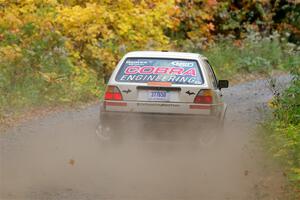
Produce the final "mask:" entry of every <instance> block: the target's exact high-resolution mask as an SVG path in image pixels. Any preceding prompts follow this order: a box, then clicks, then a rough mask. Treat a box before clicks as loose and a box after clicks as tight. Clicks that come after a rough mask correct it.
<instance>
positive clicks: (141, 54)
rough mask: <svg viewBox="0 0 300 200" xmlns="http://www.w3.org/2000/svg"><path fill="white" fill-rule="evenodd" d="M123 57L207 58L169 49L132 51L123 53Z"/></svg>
mask: <svg viewBox="0 0 300 200" xmlns="http://www.w3.org/2000/svg"><path fill="white" fill-rule="evenodd" d="M125 57H126V58H127V57H138V58H179V59H198V58H201V59H205V60H206V59H207V58H206V57H204V56H203V55H201V54H198V53H184V52H169V51H133V52H129V53H127V54H126V55H125Z"/></svg>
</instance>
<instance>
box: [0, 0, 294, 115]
mask: <svg viewBox="0 0 300 200" xmlns="http://www.w3.org/2000/svg"><path fill="white" fill-rule="evenodd" d="M299 9H300V3H299V2H298V1H285V0H271V1H265V0H259V1H256V0H241V1H237V0H234V1H232V0H0V93H1V97H0V105H6V106H2V107H1V109H4V107H11V106H7V105H19V104H20V103H19V100H20V99H23V100H22V102H24V105H27V104H28V103H29V104H36V102H73V101H78V100H84V101H86V100H87V99H90V98H93V97H94V96H95V95H99V91H100V90H99V88H98V87H100V86H101V85H102V84H103V77H104V76H106V75H108V74H109V73H110V72H111V71H112V69H113V68H114V67H115V66H116V64H117V62H118V60H119V59H120V58H121V56H123V55H124V54H125V53H126V52H128V51H133V50H163V49H164V50H166V49H173V50H174V49H175V50H179V51H180V50H186V49H188V50H189V48H190V47H192V48H190V50H193V51H195V50H203V49H206V48H208V46H209V44H211V43H213V42H214V41H217V39H218V38H220V36H221V37H225V36H229V35H231V36H232V38H234V39H233V40H236V41H234V44H239V43H240V42H239V41H242V40H243V38H245V37H246V36H247V35H248V34H249V32H257V33H259V34H261V35H269V34H270V33H272V32H274V31H278V32H279V33H282V34H285V35H287V37H288V40H291V41H292V42H297V41H299V40H298V39H299V37H300V36H299V35H300V34H299V23H298V22H299V15H300V14H299V13H300V12H299ZM188 44H189V45H190V46H189V45H188ZM10 96H11V98H10ZM27 101H28V102H27ZM22 105H23V104H22ZM22 105H21V106H22ZM0 111H1V110H0Z"/></svg>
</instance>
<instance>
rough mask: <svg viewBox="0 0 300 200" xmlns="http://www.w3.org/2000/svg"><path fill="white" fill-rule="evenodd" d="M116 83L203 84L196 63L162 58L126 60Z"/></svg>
mask: <svg viewBox="0 0 300 200" xmlns="http://www.w3.org/2000/svg"><path fill="white" fill-rule="evenodd" d="M116 81H119V82H136V83H148V82H171V83H173V84H190V85H201V84H203V78H202V74H201V72H200V68H199V66H198V63H197V61H195V60H178V59H163V58H128V59H127V60H125V62H124V63H123V65H122V66H121V68H120V70H119V72H118V74H117V77H116Z"/></svg>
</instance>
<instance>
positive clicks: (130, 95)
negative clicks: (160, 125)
mask: <svg viewBox="0 0 300 200" xmlns="http://www.w3.org/2000/svg"><path fill="white" fill-rule="evenodd" d="M114 79H115V80H113V81H112V82H113V83H115V85H116V86H117V87H118V89H119V91H120V93H121V94H122V97H123V99H122V100H123V101H124V102H127V103H128V106H126V107H127V108H112V109H113V110H120V111H125V110H127V111H136V112H161V113H186V112H187V109H188V106H189V104H192V103H193V102H194V99H195V97H196V95H197V94H198V92H199V91H200V90H201V89H203V88H205V84H204V79H203V75H202V72H201V69H200V67H199V64H198V62H197V61H196V60H184V59H169V58H168V59H166V58H127V59H126V60H125V61H124V62H123V64H122V66H121V67H120V68H119V70H118V72H117V74H116V76H115V78H114ZM163 108H168V109H163Z"/></svg>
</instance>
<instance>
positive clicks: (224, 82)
mask: <svg viewBox="0 0 300 200" xmlns="http://www.w3.org/2000/svg"><path fill="white" fill-rule="evenodd" d="M228 86H229V81H228V80H219V82H218V88H219V89H222V88H228Z"/></svg>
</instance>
